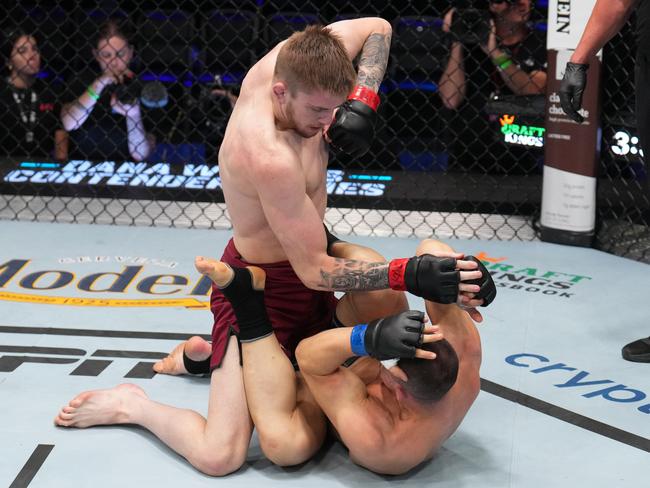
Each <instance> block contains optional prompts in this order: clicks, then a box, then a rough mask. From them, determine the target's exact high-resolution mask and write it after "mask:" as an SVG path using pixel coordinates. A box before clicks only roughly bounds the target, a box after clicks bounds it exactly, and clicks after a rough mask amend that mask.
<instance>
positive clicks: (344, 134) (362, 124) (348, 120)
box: [325, 86, 379, 157]
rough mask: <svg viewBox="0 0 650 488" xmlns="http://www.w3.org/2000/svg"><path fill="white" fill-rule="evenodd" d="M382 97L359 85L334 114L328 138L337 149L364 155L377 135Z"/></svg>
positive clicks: (326, 137) (350, 153) (353, 154)
mask: <svg viewBox="0 0 650 488" xmlns="http://www.w3.org/2000/svg"><path fill="white" fill-rule="evenodd" d="M378 105H379V96H378V95H377V94H376V93H375V92H373V91H372V90H370V89H369V88H366V87H362V86H358V87H356V88H355V89H354V91H353V92H352V94H351V95H350V96H349V97H348V99H347V100H346V101H345V102H344V103H343V105H341V106H340V107H339V108H338V109H337V110H336V113H335V115H334V120H333V121H332V123H331V124H330V126H329V128H328V129H327V132H326V134H325V139H326V140H327V141H328V142H329V143H330V144H331V145H332V147H334V148H335V149H336V150H339V151H343V152H344V153H346V154H349V155H351V156H354V157H360V156H363V155H364V154H365V153H366V152H368V149H370V145H371V144H372V140H373V139H374V137H375V121H376V120H377V106H378Z"/></svg>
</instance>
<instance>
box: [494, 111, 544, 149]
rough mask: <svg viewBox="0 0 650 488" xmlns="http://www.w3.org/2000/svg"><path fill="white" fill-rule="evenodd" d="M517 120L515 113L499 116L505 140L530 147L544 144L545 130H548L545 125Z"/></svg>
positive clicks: (508, 142)
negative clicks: (522, 122)
mask: <svg viewBox="0 0 650 488" xmlns="http://www.w3.org/2000/svg"><path fill="white" fill-rule="evenodd" d="M515 122H516V118H515V116H514V115H508V114H504V115H502V116H501V117H499V123H500V124H501V133H502V134H503V140H504V141H505V142H506V143H507V144H516V145H519V146H530V147H543V146H544V132H546V129H545V128H544V127H536V126H534V125H523V124H516V123H515Z"/></svg>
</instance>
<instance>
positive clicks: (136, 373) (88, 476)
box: [0, 221, 650, 488]
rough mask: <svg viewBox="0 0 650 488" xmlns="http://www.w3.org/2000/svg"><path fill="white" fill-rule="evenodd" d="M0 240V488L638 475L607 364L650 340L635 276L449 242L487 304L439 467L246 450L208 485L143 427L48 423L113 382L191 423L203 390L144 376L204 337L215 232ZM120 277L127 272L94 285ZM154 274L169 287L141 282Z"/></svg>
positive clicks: (641, 393)
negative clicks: (400, 467)
mask: <svg viewBox="0 0 650 488" xmlns="http://www.w3.org/2000/svg"><path fill="white" fill-rule="evenodd" d="M0 235H2V240H1V245H0V263H3V264H2V265H1V266H0V399H1V401H2V415H1V416H0V438H1V439H2V442H0V486H11V487H12V488H18V487H25V486H30V487H33V488H38V487H43V488H58V487H70V486H78V487H89V486H93V487H96V488H100V487H114V486H127V487H136V486H157V487H175V486H191V487H201V486H212V487H214V486H219V485H221V486H229V487H230V486H251V485H254V484H256V485H258V486H262V485H263V486H280V485H282V486H288V485H291V486H300V487H305V486H354V485H361V484H364V485H366V484H367V483H372V484H373V485H375V486H380V485H384V484H386V485H387V484H388V483H391V484H395V483H396V484H398V485H400V486H414V487H415V486H418V487H420V486H425V485H435V486H440V487H447V486H448V487H452V486H453V487H459V486H480V487H499V488H503V487H506V486H507V487H527V488H529V487H564V486H566V487H573V486H591V487H592V488H595V487H612V486H631V485H632V484H634V483H637V484H638V483H641V482H644V481H645V480H647V467H648V463H649V462H650V457H649V454H648V453H649V452H650V398H648V397H647V395H648V394H650V374H648V371H649V369H648V368H650V365H647V364H635V363H629V362H626V361H624V360H622V359H621V355H620V349H621V347H622V346H623V345H624V344H626V343H628V342H630V341H632V340H635V339H638V338H640V337H645V336H648V335H650V320H649V317H650V301H649V300H648V285H649V283H650V279H649V278H648V273H649V272H650V266H648V265H647V264H642V263H638V262H635V261H630V260H626V259H623V258H619V257H615V256H612V255H608V254H605V253H602V252H599V251H595V250H591V249H581V248H570V247H563V246H558V245H553V244H548V243H540V242H498V241H478V240H471V241H470V240H467V241H463V240H453V241H448V242H449V243H450V244H451V245H452V246H454V247H455V248H456V249H458V250H462V251H465V252H468V253H472V254H479V253H483V254H482V256H483V257H484V258H487V259H489V260H491V263H492V264H490V266H489V267H490V268H492V269H493V270H495V271H496V274H495V280H496V282H497V283H498V285H499V296H498V297H497V300H496V301H495V302H494V304H493V305H492V306H491V307H489V308H487V309H485V311H484V315H485V322H484V324H483V325H481V326H480V332H481V336H482V342H483V351H484V360H483V366H482V369H481V377H482V379H483V381H482V391H481V394H480V395H479V397H478V399H477V401H476V403H475V404H474V406H473V407H472V409H471V410H470V412H469V414H468V415H467V417H466V419H465V421H464V422H463V423H462V424H461V426H460V428H459V429H458V431H457V432H456V433H455V434H454V435H453V436H452V437H451V438H450V439H449V440H448V442H447V443H446V444H445V445H444V446H443V448H442V449H441V450H440V452H439V453H438V455H437V456H436V457H435V458H434V459H433V460H432V461H430V462H428V463H426V464H425V465H423V466H421V467H420V468H418V469H416V470H414V471H413V472H411V473H409V474H408V475H405V476H400V477H397V478H395V477H382V476H377V475H374V474H372V473H369V472H368V471H365V470H363V469H361V468H359V467H357V466H355V465H353V464H352V463H351V462H350V461H349V459H348V458H347V454H346V451H345V449H344V448H343V447H342V446H341V445H339V444H337V443H333V444H330V445H327V446H325V447H324V448H323V450H322V451H321V452H320V453H319V454H318V455H317V456H316V457H315V458H314V459H312V460H311V461H310V462H308V463H307V464H305V465H304V466H301V467H299V468H292V469H282V468H278V467H276V466H273V465H272V464H270V463H269V462H268V461H267V460H266V459H265V458H264V457H263V455H262V454H261V452H260V449H259V446H258V444H257V441H256V439H255V437H254V438H253V441H252V443H251V447H250V450H249V456H248V461H247V463H246V464H245V466H244V467H243V468H242V469H241V470H240V471H238V472H236V473H234V474H232V475H230V476H228V477H226V478H224V479H214V478H210V477H208V476H205V475H203V474H201V473H199V472H198V471H196V470H195V469H193V468H192V467H191V466H190V465H189V464H188V463H187V462H186V461H185V460H184V459H182V458H181V457H179V456H177V455H176V454H174V453H173V452H172V451H171V450H169V449H168V448H167V447H166V446H165V445H164V444H162V443H161V442H160V441H158V440H157V439H156V438H155V437H154V436H153V435H151V434H150V433H148V432H147V431H145V430H142V429H138V428H134V427H132V426H111V427H98V428H90V429H83V430H80V429H63V428H57V427H55V426H54V425H53V422H52V420H53V418H54V415H55V414H56V412H57V411H58V409H59V408H60V407H61V406H62V405H64V404H66V403H67V402H68V401H69V400H70V399H71V398H72V397H73V396H75V395H76V394H77V393H79V392H80V391H83V390H88V389H97V388H106V387H111V386H114V385H116V384H119V383H122V382H127V381H128V382H133V383H136V384H138V385H140V386H142V387H143V388H144V389H145V391H146V392H147V393H148V394H149V395H150V397H152V398H154V399H156V400H159V401H161V402H165V403H170V404H172V405H176V406H179V407H187V408H192V409H195V410H196V411H198V412H200V413H203V414H204V413H205V411H206V408H207V398H208V387H209V385H208V380H207V379H202V378H187V377H168V376H162V375H157V376H154V375H152V374H151V372H150V365H151V363H152V362H153V361H154V360H155V358H156V357H159V356H162V355H164V354H166V353H167V352H168V351H170V350H171V348H172V347H173V346H174V345H176V344H177V343H178V342H179V341H180V339H181V338H182V337H183V336H186V335H190V334H208V333H209V332H210V327H211V324H212V320H211V316H210V312H209V311H208V310H207V309H205V308H202V307H196V305H200V302H205V301H206V300H207V296H206V295H205V292H204V290H202V289H201V283H200V279H199V275H198V273H196V272H195V271H194V269H193V266H192V261H193V257H194V256H195V255H197V254H201V255H208V256H215V257H218V256H219V255H220V252H221V250H222V248H223V247H224V245H225V243H226V242H227V239H228V238H229V235H230V234H229V232H227V231H214V230H212V231H208V230H181V229H164V228H141V227H115V226H98V225H95V226H91V225H81V224H78V225H69V224H48V223H27V222H7V221H0ZM349 240H352V241H354V242H359V243H362V244H365V245H369V246H372V247H374V248H376V249H378V250H379V251H380V252H382V253H383V254H384V255H385V256H387V257H403V256H409V255H412V254H413V252H414V249H415V246H416V244H417V241H416V240H414V239H397V238H365V237H364V238H360V237H351V238H349ZM125 266H129V267H130V268H128V269H130V270H131V273H132V275H131V276H126V275H124V274H123V275H122V277H121V278H120V277H118V275H117V274H112V275H108V274H107V275H102V276H92V275H94V274H96V273H122V272H123V270H125V269H127V268H125ZM136 268H137V274H135V271H136ZM46 271H49V273H47V272H46ZM55 271H58V272H55ZM153 275H178V276H180V277H181V278H178V280H177V282H176V283H177V284H176V285H174V286H171V285H165V284H161V283H163V282H167V283H169V282H170V280H171V279H169V278H167V279H159V280H158V283H159V284H158V285H152V282H153V281H154V280H153V279H149V280H147V278H148V277H151V276H153ZM128 278H132V279H130V280H129V279H128ZM165 280H167V281H165ZM110 286H114V287H115V288H114V290H115V291H113V292H110V293H109V292H105V293H103V292H100V291H84V290H85V289H90V290H93V289H95V290H101V289H105V288H108V287H110ZM48 288H51V289H48ZM152 292H156V293H167V294H152ZM410 300H411V306H412V307H413V308H420V309H421V308H422V305H421V303H420V301H419V300H418V299H417V298H411V299H410ZM127 305H129V306H127ZM91 357H92V358H93V359H91Z"/></svg>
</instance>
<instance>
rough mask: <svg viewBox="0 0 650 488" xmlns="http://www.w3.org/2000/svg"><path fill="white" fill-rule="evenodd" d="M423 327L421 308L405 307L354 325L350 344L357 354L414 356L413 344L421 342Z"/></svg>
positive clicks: (414, 345)
mask: <svg viewBox="0 0 650 488" xmlns="http://www.w3.org/2000/svg"><path fill="white" fill-rule="evenodd" d="M423 331H424V312H420V311H418V310H408V311H406V312H402V313H400V314H397V315H391V316H390V317H385V318H383V319H378V320H373V321H372V322H370V323H369V324H367V325H366V324H362V325H357V326H355V327H353V329H352V334H351V335H350V346H351V348H352V352H353V353H354V354H356V355H357V356H372V357H373V358H376V359H379V360H384V359H395V358H414V357H415V348H416V347H420V346H421V345H422V333H423Z"/></svg>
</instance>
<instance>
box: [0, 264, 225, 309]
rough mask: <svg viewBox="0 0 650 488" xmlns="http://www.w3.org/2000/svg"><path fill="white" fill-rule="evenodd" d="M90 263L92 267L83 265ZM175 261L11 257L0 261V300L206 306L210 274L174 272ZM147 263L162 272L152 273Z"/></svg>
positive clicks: (75, 303)
mask: <svg viewBox="0 0 650 488" xmlns="http://www.w3.org/2000/svg"><path fill="white" fill-rule="evenodd" d="M83 265H86V266H83ZM89 265H90V266H93V267H94V268H95V269H94V270H88V269H87V268H88V267H90V266H89ZM79 267H81V268H85V269H82V271H84V272H82V273H80V272H79V271H78V268H79ZM175 267H176V263H174V262H170V261H165V260H160V259H153V258H147V257H137V256H77V257H69V258H60V259H59V260H58V263H57V265H56V266H55V267H52V268H49V267H48V268H46V269H42V268H39V267H37V266H35V265H34V263H33V262H32V260H30V259H25V258H16V259H10V260H8V261H5V262H2V263H0V300H6V301H14V302H27V303H41V304H47V305H67V306H79V307H185V308H189V309H205V308H207V307H208V306H209V301H208V299H207V297H208V295H209V293H210V289H211V285H212V282H211V281H210V279H209V278H208V277H206V276H203V275H197V276H196V277H190V276H185V275H182V274H175V273H173V272H172V270H173V268H175ZM98 268H101V269H105V270H106V271H99V272H98V271H97V270H98ZM152 268H164V269H165V272H164V273H161V272H160V271H159V270H155V272H154V273H151V272H150V270H151V269H152ZM73 269H75V270H76V272H75V271H73ZM127 293H128V294H129V298H127V297H126V294H127ZM133 295H136V296H137V298H132V297H133Z"/></svg>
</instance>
